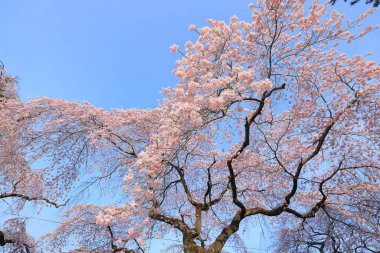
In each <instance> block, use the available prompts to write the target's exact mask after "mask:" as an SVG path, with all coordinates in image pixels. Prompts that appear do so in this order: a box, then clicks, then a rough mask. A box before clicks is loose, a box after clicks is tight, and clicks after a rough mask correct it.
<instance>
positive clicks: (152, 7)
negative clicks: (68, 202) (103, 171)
mask: <svg viewBox="0 0 380 253" xmlns="http://www.w3.org/2000/svg"><path fill="white" fill-rule="evenodd" d="M249 2H250V1H243V0H230V1H227V0H203V1H200V0H191V1H189V0H184V1H175V0H161V1H153V0H150V1H131V0H108V1H100V0H80V1H79V0H65V1H58V0H17V1H7V0H0V60H2V61H3V62H4V64H5V67H6V70H7V72H8V73H10V74H12V75H15V76H18V77H19V92H20V95H21V97H22V98H23V99H24V100H29V99H31V98H35V97H40V96H47V97H54V98H63V99H68V100H73V101H80V102H82V101H89V102H90V103H92V104H95V105H96V106H99V107H103V108H106V109H110V108H130V107H138V108H147V107H155V106H156V105H157V101H158V100H159V99H160V98H161V95H160V93H159V92H160V90H161V88H163V87H165V86H174V85H175V83H176V78H175V77H174V76H173V75H172V74H171V71H172V69H173V68H174V67H175V60H176V59H177V58H178V55H175V54H171V53H170V52H169V49H168V48H169V46H170V45H171V44H172V43H176V44H178V45H180V46H182V45H184V43H185V42H186V41H187V40H195V39H196V34H195V33H190V32H189V31H188V25H189V24H192V23H193V24H195V25H196V26H198V27H199V26H203V25H205V24H206V22H205V20H206V18H209V17H211V18H214V19H223V20H228V19H229V17H230V16H232V15H237V16H238V17H240V18H241V19H245V20H248V19H249V16H250V14H251V13H250V11H249V10H248V8H247V6H248V3H249ZM369 7H370V6H366V5H365V4H364V0H362V3H359V4H358V5H356V6H354V7H350V6H349V4H348V3H343V0H338V3H337V4H336V5H335V6H333V7H331V9H336V10H338V11H341V12H343V13H346V14H347V16H348V17H349V18H350V19H353V18H354V17H356V16H358V15H359V14H360V13H361V12H362V11H363V10H366V9H368V8H369ZM376 23H380V15H379V14H378V13H377V14H375V15H374V16H373V17H371V18H370V19H369V20H368V24H372V25H374V24H376ZM379 41H380V32H379V30H377V31H375V32H373V33H372V34H370V35H368V36H367V37H366V38H365V40H363V41H361V42H359V43H358V42H354V43H353V44H351V45H349V47H344V48H342V50H343V51H348V53H349V54H350V55H355V54H358V53H365V52H367V51H372V52H373V57H372V59H374V60H376V61H377V62H380V50H379ZM48 217H49V218H51V219H54V215H53V214H49V215H48ZM36 224H37V223H36ZM39 224H41V223H38V225H36V226H35V227H33V231H32V233H35V234H40V233H42V232H44V230H48V227H49V226H50V225H49V224H46V226H45V225H44V226H40V225H39Z"/></svg>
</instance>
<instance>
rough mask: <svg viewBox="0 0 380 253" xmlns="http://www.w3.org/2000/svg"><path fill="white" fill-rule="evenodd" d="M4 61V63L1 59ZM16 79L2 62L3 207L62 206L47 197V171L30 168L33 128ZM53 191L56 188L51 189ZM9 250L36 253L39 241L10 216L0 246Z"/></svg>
mask: <svg viewBox="0 0 380 253" xmlns="http://www.w3.org/2000/svg"><path fill="white" fill-rule="evenodd" d="M0 63H1V62H0ZM15 84H16V82H15V78H13V77H11V76H9V75H6V74H5V71H4V68H3V65H2V63H1V65H0V119H1V121H0V182H1V184H0V199H1V200H2V203H3V204H2V205H1V208H2V210H3V209H6V211H5V212H6V213H7V214H9V215H15V214H17V213H18V212H19V211H20V210H21V209H23V207H24V205H25V203H26V202H27V201H29V202H35V203H45V204H48V205H53V206H55V207H59V205H58V204H56V203H55V202H54V200H55V198H50V199H49V198H47V196H46V194H45V191H49V190H47V189H48V188H47V187H45V186H46V185H45V182H44V173H43V171H41V170H37V169H35V170H33V169H31V167H30V162H31V159H29V158H28V157H27V153H26V152H27V151H28V145H27V143H25V142H24V141H23V140H24V138H23V136H24V135H25V134H27V133H28V132H29V131H30V126H31V125H30V124H29V123H28V120H27V118H24V117H25V116H26V115H23V110H24V109H25V107H24V104H23V102H22V101H21V100H20V99H19V97H18V95H17V92H16V89H15ZM51 192H53V191H51ZM2 246H4V248H5V249H6V250H9V252H34V250H35V248H34V246H35V242H34V239H32V238H31V237H30V236H29V235H28V234H27V233H26V230H25V222H24V221H22V220H20V219H10V220H7V221H5V223H4V224H3V225H1V226H0V247H2Z"/></svg>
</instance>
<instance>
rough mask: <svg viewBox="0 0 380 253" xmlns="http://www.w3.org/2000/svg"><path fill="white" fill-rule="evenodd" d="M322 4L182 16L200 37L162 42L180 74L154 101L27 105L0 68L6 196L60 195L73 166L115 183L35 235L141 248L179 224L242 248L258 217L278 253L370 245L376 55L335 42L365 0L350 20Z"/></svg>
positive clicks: (374, 235)
mask: <svg viewBox="0 0 380 253" xmlns="http://www.w3.org/2000/svg"><path fill="white" fill-rule="evenodd" d="M327 7H328V6H327V4H326V5H320V4H318V2H317V1H314V2H313V3H312V5H311V6H310V7H307V6H306V5H305V4H304V3H303V1H294V0H284V1H282V0H275V1H273V0H266V1H259V2H258V3H257V4H250V6H249V8H250V9H251V10H252V20H250V21H243V20H240V19H239V18H238V17H236V16H233V17H231V19H230V21H229V22H224V21H218V20H213V19H209V20H208V24H209V25H208V26H206V27H201V28H197V27H196V26H195V25H190V27H189V30H190V31H191V32H195V33H197V34H198V39H197V40H196V41H195V42H187V43H186V45H185V47H184V49H181V48H180V47H179V46H178V45H172V46H171V47H170V50H171V51H172V52H173V53H176V52H178V53H180V55H181V59H179V60H178V61H177V62H176V64H177V67H176V69H175V70H174V71H173V73H174V74H175V75H176V76H177V77H178V80H179V82H178V84H177V85H176V86H175V87H173V88H166V89H164V90H163V91H164V93H165V98H164V100H163V101H162V104H161V105H159V106H158V107H156V108H153V109H119V110H111V111H106V110H103V109H101V108H97V107H95V106H93V105H90V104H89V103H78V102H70V101H65V100H60V99H53V98H40V99H36V100H33V101H30V102H27V103H23V102H21V101H20V100H19V99H18V98H17V95H16V93H15V92H14V89H13V88H12V87H13V86H12V85H10V84H11V83H12V82H11V81H10V80H13V79H9V78H8V77H6V76H2V77H1V78H2V79H1V80H3V81H2V85H3V86H1V87H8V88H2V92H3V93H1V94H4V95H3V97H6V99H4V98H3V99H2V105H1V107H0V108H1V110H0V113H1V119H2V120H1V123H0V128H1V131H0V133H1V135H0V138H1V141H2V145H1V150H0V157H1V161H0V162H1V164H0V169H1V170H0V172H1V180H2V187H3V188H1V189H0V190H1V192H0V196H5V195H4V194H8V192H10V193H9V194H13V196H11V197H14V199H16V200H17V201H22V203H24V201H25V200H31V201H33V200H35V201H44V202H46V203H48V204H51V205H55V206H57V207H59V204H56V201H61V202H62V203H64V202H65V201H66V200H67V196H68V195H69V193H70V192H71V190H72V189H73V188H74V187H75V186H76V185H77V182H78V180H79V179H80V178H83V177H86V179H87V184H85V185H84V189H87V188H91V187H93V186H95V185H102V186H104V187H105V186H106V187H108V188H107V189H109V191H112V193H113V195H114V198H113V199H112V203H109V204H104V205H100V204H88V203H79V204H77V205H75V206H71V208H69V209H68V210H67V211H66V212H65V213H64V214H63V216H62V221H61V223H60V224H59V226H58V227H57V228H56V229H55V230H54V231H53V232H52V233H50V234H48V235H46V236H45V237H44V238H43V242H42V243H41V245H42V246H41V247H45V249H48V251H51V252H55V251H59V250H62V249H67V248H70V250H73V251H72V252H128V253H131V252H146V249H147V248H148V245H149V244H148V242H149V240H151V239H152V238H154V237H162V236H165V235H169V234H170V233H173V232H178V233H179V234H180V235H181V236H182V245H181V246H180V248H181V251H184V252H186V253H187V252H189V253H190V252H210V253H216V252H222V250H223V249H224V247H225V246H226V243H227V242H229V243H234V244H236V245H238V246H239V248H241V249H244V246H245V243H244V241H243V240H242V239H241V237H240V235H241V233H240V226H241V224H242V222H243V221H244V222H252V220H253V219H254V218H255V217H259V218H261V219H263V220H265V221H266V222H268V224H271V227H272V233H273V235H271V236H272V238H273V243H274V246H273V247H274V250H275V251H276V252H377V251H379V250H380V248H379V245H380V231H379V230H380V224H379V218H380V215H379V210H380V162H379V161H380V159H379V158H380V157H379V156H380V152H379V149H380V124H379V121H378V119H379V118H380V100H379V97H380V96H379V95H380V94H379V91H380V66H378V65H376V63H375V62H373V61H370V60H368V59H367V58H368V57H367V56H361V55H357V56H354V57H349V56H347V55H346V54H344V53H341V52H339V51H338V49H339V44H340V43H350V42H351V41H353V40H357V39H359V40H360V38H361V37H362V36H364V35H365V34H366V33H368V32H370V31H372V30H374V29H376V27H367V28H363V29H361V31H359V32H357V31H358V29H357V28H358V27H359V26H360V22H361V21H362V20H363V19H365V18H366V17H367V16H368V15H370V14H371V13H373V12H374V9H370V10H369V11H368V12H366V13H364V14H362V15H360V17H359V18H358V19H357V20H354V21H351V22H345V20H344V17H343V15H342V14H340V13H338V12H336V11H333V12H331V13H329V12H328V11H327ZM7 80H8V81H7ZM35 161H42V164H43V165H41V166H42V167H43V166H44V167H43V168H40V169H39V170H36V169H31V164H32V163H33V162H35ZM88 178H89V179H88ZM15 194H16V195H15ZM4 231H5V230H4ZM20 231H21V230H20ZM23 231H24V230H23ZM7 233H8V232H6V231H5V232H4V238H5V240H6V239H7V236H8V235H7ZM9 234H11V232H9ZM26 237H27V235H25V238H26ZM25 241H27V240H26V239H25V240H24V241H22V242H21V245H24V242H25ZM0 242H1V236H0ZM19 244H20V243H19ZM19 244H18V245H19ZM6 245H7V246H12V245H13V243H12V241H9V243H8V241H7V244H6ZM28 245H31V244H28ZM71 247H75V249H74V248H71ZM24 248H25V249H26V250H29V251H30V250H35V251H38V247H32V246H28V247H24ZM242 251H243V250H242Z"/></svg>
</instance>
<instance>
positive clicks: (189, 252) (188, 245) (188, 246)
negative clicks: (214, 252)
mask: <svg viewBox="0 0 380 253" xmlns="http://www.w3.org/2000/svg"><path fill="white" fill-rule="evenodd" d="M183 251H184V252H185V253H207V250H206V249H205V248H202V247H201V246H199V245H197V244H196V243H195V241H194V239H193V238H189V237H186V236H184V237H183Z"/></svg>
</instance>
